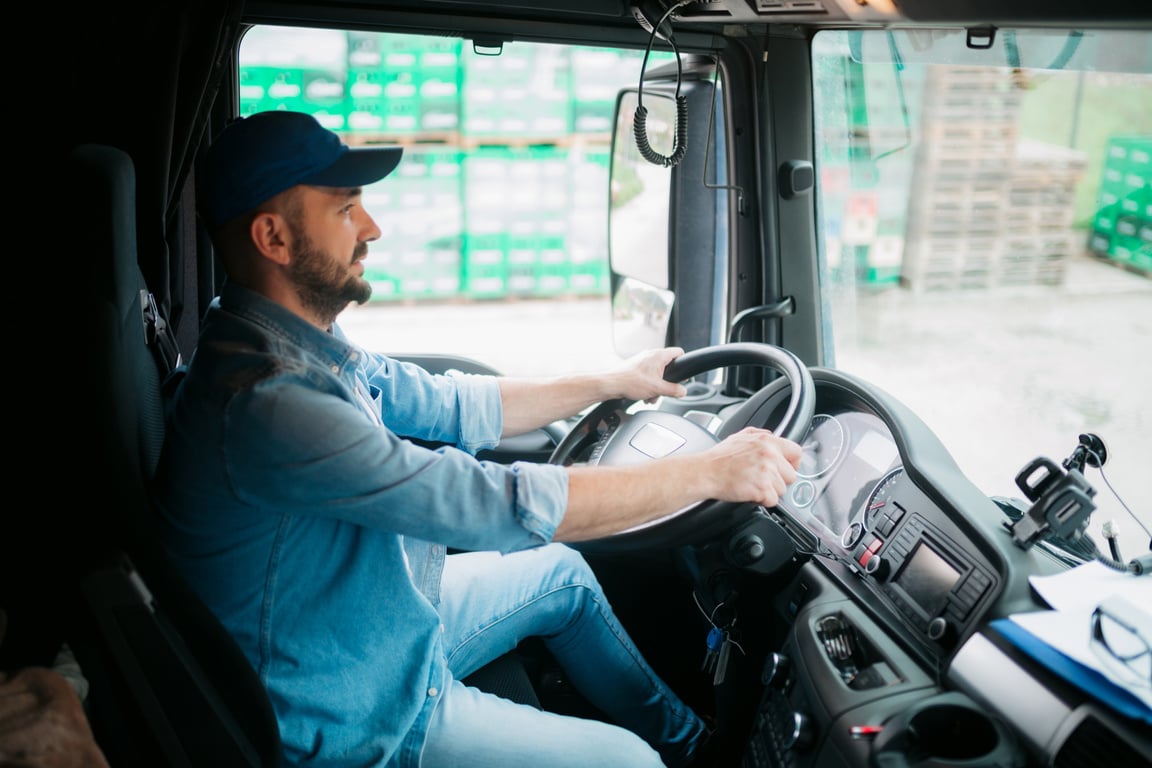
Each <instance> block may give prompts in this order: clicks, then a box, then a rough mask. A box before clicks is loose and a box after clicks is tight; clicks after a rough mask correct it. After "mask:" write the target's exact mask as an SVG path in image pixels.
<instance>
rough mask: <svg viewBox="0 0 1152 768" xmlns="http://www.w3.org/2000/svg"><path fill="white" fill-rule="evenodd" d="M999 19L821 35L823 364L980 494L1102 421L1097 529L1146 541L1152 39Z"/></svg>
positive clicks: (1149, 503)
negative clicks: (990, 35) (853, 377)
mask: <svg viewBox="0 0 1152 768" xmlns="http://www.w3.org/2000/svg"><path fill="white" fill-rule="evenodd" d="M998 32H999V34H997V35H996V36H995V39H994V41H978V42H981V43H984V42H989V43H990V44H988V45H983V44H981V45H968V44H967V42H966V40H965V37H964V35H963V34H960V33H949V34H937V33H930V32H926V31H913V32H886V31H878V30H877V31H867V32H862V33H861V32H856V33H853V32H827V33H820V34H818V35H816V38H815V40H814V45H813V52H814V60H813V67H814V72H815V88H814V101H815V112H816V114H815V125H816V128H817V135H816V146H817V153H818V154H817V169H818V174H819V198H818V199H819V206H820V218H821V222H822V223H821V232H820V236H821V243H822V259H823V267H822V284H823V291H824V295H825V298H826V303H827V305H828V306H829V307H830V311H831V318H830V321H831V322H830V327H831V337H832V338H831V341H832V344H831V345H830V346H831V347H832V348H833V349H834V355H835V359H834V364H835V365H836V366H838V367H840V368H843V369H845V370H847V371H849V372H852V373H857V374H859V375H861V376H863V377H865V378H867V379H869V380H871V381H873V382H875V383H876V384H878V385H880V386H881V387H883V388H885V389H887V390H888V391H890V392H892V393H893V394H894V395H896V396H897V397H899V398H900V399H901V400H903V401H904V402H905V403H907V404H908V405H910V406H911V407H912V408H913V410H915V411H916V412H917V413H919V414H920V415H921V416H922V417H923V418H924V419H925V421H927V422H928V424H929V425H930V426H931V427H932V428H933V429H934V430H935V431H936V432H937V433H938V434H939V435H940V436H941V438H942V440H943V442H944V443H945V445H947V446H949V449H950V450H951V451H952V452H953V454H954V456H955V458H956V459H957V462H958V463H959V465H960V466H961V467H962V468H963V469H964V470H965V472H966V473H967V474H968V475H969V477H970V478H971V479H972V480H973V481H974V482H975V483H976V485H977V486H979V487H980V488H981V489H982V490H983V491H985V492H987V493H988V494H989V495H1002V496H1008V497H1014V498H1020V497H1021V496H1022V494H1021V491H1020V489H1019V488H1018V487H1017V486H1016V484H1015V482H1014V479H1015V475H1016V473H1017V472H1019V471H1020V470H1021V469H1022V468H1023V467H1024V466H1025V465H1026V464H1027V463H1028V462H1029V461H1031V460H1032V459H1034V458H1036V457H1037V456H1048V457H1050V458H1052V459H1054V460H1057V461H1059V460H1061V459H1063V458H1064V457H1066V456H1068V455H1069V454H1070V453H1071V452H1072V450H1073V449H1074V448H1075V447H1076V445H1077V439H1078V435H1079V433H1082V432H1092V433H1096V434H1098V435H1099V436H1100V437H1102V438H1103V439H1104V441H1105V443H1106V444H1107V446H1108V452H1109V456H1108V458H1107V461H1106V463H1105V465H1104V467H1103V478H1102V477H1101V474H1100V472H1099V471H1097V470H1094V469H1090V470H1089V471H1088V472H1086V473H1085V476H1086V477H1087V479H1088V480H1089V482H1090V483H1092V485H1093V487H1094V488H1096V489H1097V492H1098V493H1097V496H1096V497H1095V502H1096V504H1097V512H1096V513H1095V514H1094V515H1093V521H1094V522H1095V523H1096V525H1097V526H1099V524H1100V523H1102V522H1105V521H1107V520H1109V519H1113V520H1115V522H1116V524H1117V526H1118V527H1119V528H1120V530H1121V533H1122V535H1123V534H1126V535H1127V540H1126V542H1125V546H1124V548H1123V549H1124V551H1126V552H1129V553H1135V552H1141V551H1145V550H1146V549H1147V547H1148V540H1147V536H1146V534H1145V533H1143V532H1142V531H1141V530H1140V528H1139V527H1138V526H1137V524H1136V523H1135V521H1133V520H1132V518H1131V516H1130V515H1129V514H1128V513H1127V512H1126V511H1125V510H1124V509H1123V508H1122V504H1126V505H1127V506H1128V507H1129V508H1131V509H1132V510H1136V513H1137V514H1143V516H1144V517H1145V518H1146V516H1147V510H1148V509H1150V508H1152V484H1150V483H1148V481H1147V478H1146V467H1147V453H1148V435H1149V430H1150V429H1152V421H1150V416H1149V414H1150V413H1152V410H1150V409H1149V403H1148V382H1150V381H1152V361H1150V356H1149V355H1148V354H1147V350H1149V349H1152V71H1150V70H1149V61H1150V60H1149V58H1148V52H1149V50H1152V37H1150V36H1149V34H1148V33H1146V32H1131V33H1121V32H1100V31H1087V32H1084V33H1080V32H1072V33H1069V32H1067V31H1052V32H1047V33H1045V32H1039V31H1034V32H1031V33H1024V32H1019V33H1014V32H1013V31H1011V30H998ZM1113 489H1114V490H1115V493H1116V494H1119V495H1120V496H1121V497H1122V499H1123V502H1121V501H1120V500H1119V499H1118V498H1117V496H1116V495H1115V494H1114V493H1113ZM1092 533H1093V534H1094V538H1095V539H1096V541H1097V542H1098V543H1099V544H1101V545H1102V546H1103V542H1104V539H1103V538H1101V537H1100V536H1099V534H1098V531H1093V532H1092Z"/></svg>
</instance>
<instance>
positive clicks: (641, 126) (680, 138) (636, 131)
mask: <svg viewBox="0 0 1152 768" xmlns="http://www.w3.org/2000/svg"><path fill="white" fill-rule="evenodd" d="M695 1H696V0H680V2H678V3H675V4H674V5H673V6H672V7H671V8H669V9H668V10H667V11H665V12H664V15H663V16H661V17H660V20H659V21H657V22H656V23H655V24H653V25H652V34H651V35H649V36H648V47H647V48H646V49H645V50H644V61H643V62H642V63H641V65H640V82H639V84H638V86H637V88H636V113H635V115H633V118H632V134H633V135H634V136H635V137H636V149H638V150H639V151H640V156H641V157H643V158H644V159H645V160H647V161H648V162H650V163H652V164H653V165H659V166H662V167H664V168H671V167H672V166H674V165H677V164H679V162H680V161H681V160H683V159H684V154H685V153H686V152H687V151H688V147H687V144H686V137H687V133H688V100H687V99H686V98H685V97H684V96H681V95H680V82H681V80H682V79H683V71H684V68H683V64H682V63H681V61H680V49H679V48H677V47H676V40H675V38H674V37H673V35H672V33H671V28H669V31H668V34H667V35H666V38H667V40H668V43H669V44H670V45H671V46H672V52H673V53H675V54H676V94H675V97H676V127H675V129H674V132H673V134H672V154H670V155H662V154H660V153H659V152H657V151H656V150H655V149H653V148H652V143H651V141H649V139H648V108H647V107H645V106H644V70H645V69H646V68H647V67H648V55H649V54H650V53H651V52H652V43H653V42H655V40H656V34H657V32H658V31H659V30H660V27H662V26H663V25H664V22H665V21H667V20H668V17H670V16H671V15H672V14H673V13H674V12H675V11H676V10H677V9H679V8H682V7H683V6H685V5H691V4H692V3H694V2H695Z"/></svg>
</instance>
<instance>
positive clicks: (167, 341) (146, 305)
mask: <svg viewBox="0 0 1152 768" xmlns="http://www.w3.org/2000/svg"><path fill="white" fill-rule="evenodd" d="M140 311H141V315H142V318H141V319H142V320H143V321H144V343H145V344H146V345H147V346H148V348H149V349H151V350H152V356H153V357H154V358H155V359H156V366H157V368H158V369H159V371H160V383H161V387H162V390H163V392H164V395H165V401H167V399H168V395H170V394H171V393H172V392H173V391H174V388H175V386H176V382H177V381H178V380H179V379H180V377H181V376H182V375H183V373H184V371H185V370H186V369H185V366H184V360H183V358H182V357H181V355H180V347H179V346H178V345H177V344H176V336H175V335H174V334H173V333H172V326H171V325H169V324H168V320H167V319H166V318H165V317H164V313H162V312H161V311H160V305H159V304H157V303H156V296H155V295H153V293H152V292H151V291H149V290H148V289H147V288H141V289H140Z"/></svg>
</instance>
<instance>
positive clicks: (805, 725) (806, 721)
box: [781, 712, 816, 752]
mask: <svg viewBox="0 0 1152 768" xmlns="http://www.w3.org/2000/svg"><path fill="white" fill-rule="evenodd" d="M791 725H792V730H791V732H788V731H787V730H786V731H785V732H784V734H783V736H784V738H783V740H782V741H783V743H782V744H781V746H783V747H784V749H787V750H793V751H796V752H800V751H803V750H805V749H808V748H809V747H811V746H812V745H813V744H815V743H816V728H815V726H813V725H812V719H811V718H810V717H808V716H807V715H805V714H804V713H802V712H793V713H792V723H791Z"/></svg>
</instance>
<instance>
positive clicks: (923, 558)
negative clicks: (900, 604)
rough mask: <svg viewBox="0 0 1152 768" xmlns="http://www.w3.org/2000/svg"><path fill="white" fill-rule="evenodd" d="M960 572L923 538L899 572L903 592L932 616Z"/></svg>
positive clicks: (946, 598) (939, 607)
mask: <svg viewBox="0 0 1152 768" xmlns="http://www.w3.org/2000/svg"><path fill="white" fill-rule="evenodd" d="M959 578H960V572H959V571H957V570H956V569H955V568H953V567H952V565H951V564H950V563H949V562H948V561H947V560H945V559H944V558H943V557H941V556H940V555H939V554H938V553H937V552H936V551H935V550H933V549H932V548H931V547H929V546H928V545H927V544H925V543H924V542H920V543H919V544H917V545H916V549H914V550H912V555H911V556H910V557H909V558H908V562H907V563H906V564H905V566H904V568H903V569H902V570H901V572H900V577H899V580H898V583H899V584H900V588H901V589H902V590H904V593H905V594H906V595H908V597H909V598H910V599H911V600H912V601H913V602H914V603H916V605H918V606H919V607H920V609H921V610H923V611H924V612H925V613H926V614H928V616H935V615H936V614H937V613H939V612H940V609H941V608H943V607H944V603H945V602H947V600H948V592H949V591H951V589H952V587H953V585H955V584H956V582H957V580H959Z"/></svg>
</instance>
